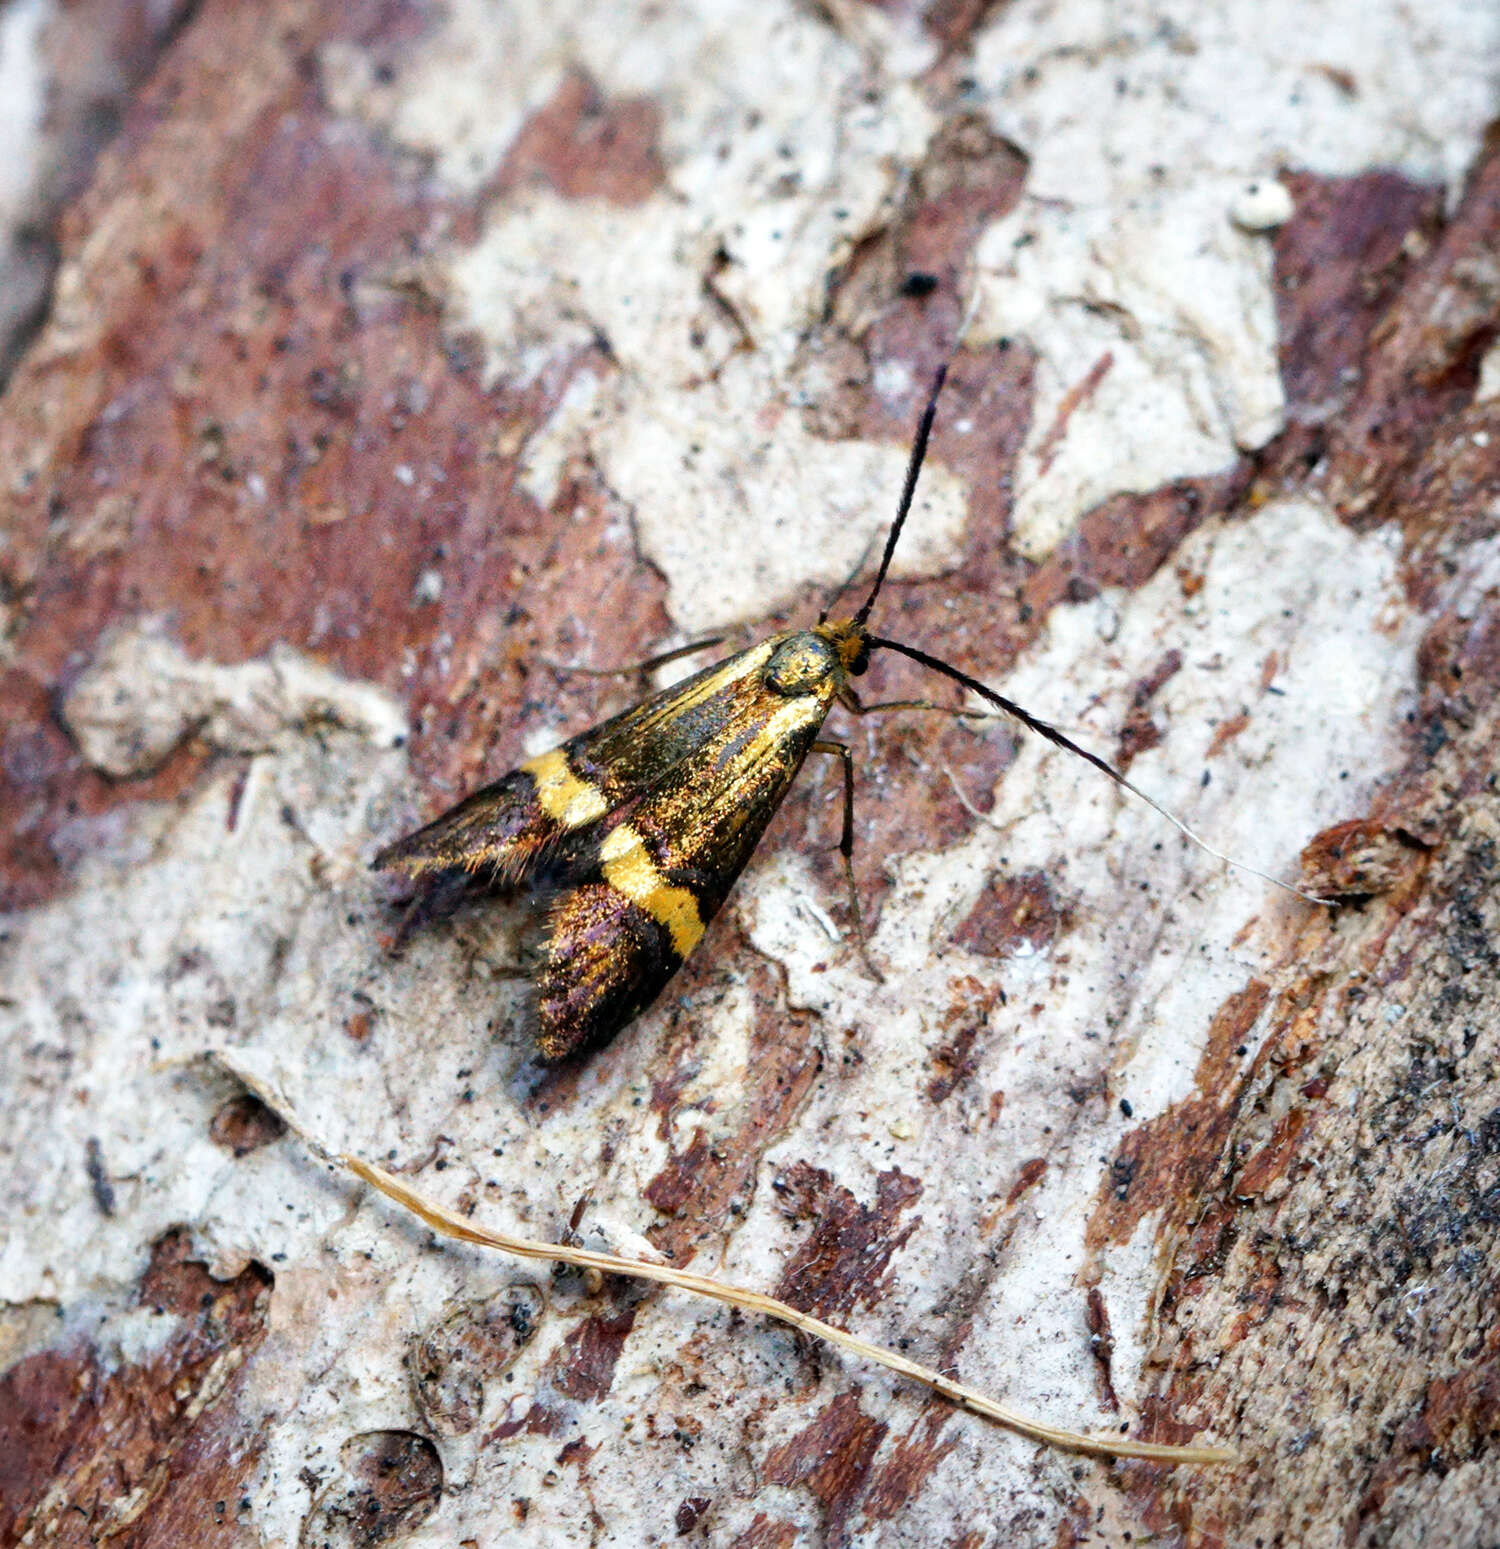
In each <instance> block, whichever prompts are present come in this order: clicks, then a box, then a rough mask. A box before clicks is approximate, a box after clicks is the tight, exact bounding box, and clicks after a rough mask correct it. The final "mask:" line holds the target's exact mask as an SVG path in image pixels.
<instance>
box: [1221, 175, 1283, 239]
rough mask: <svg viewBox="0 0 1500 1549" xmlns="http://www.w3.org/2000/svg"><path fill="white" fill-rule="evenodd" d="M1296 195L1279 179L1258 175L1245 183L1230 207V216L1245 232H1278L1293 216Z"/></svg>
mask: <svg viewBox="0 0 1500 1549" xmlns="http://www.w3.org/2000/svg"><path fill="white" fill-rule="evenodd" d="M1292 210H1293V205H1292V196H1291V194H1290V193H1288V192H1287V188H1286V185H1285V184H1284V183H1282V182H1281V181H1280V180H1279V179H1277V178H1269V177H1267V178H1256V179H1254V180H1253V181H1252V182H1249V183H1246V184H1244V185H1243V186H1242V187H1241V188H1240V191H1239V192H1238V193H1237V194H1236V195H1235V196H1234V201H1233V203H1232V204H1231V205H1230V207H1229V218H1230V220H1232V221H1233V222H1234V223H1235V225H1236V226H1238V227H1239V228H1240V230H1241V231H1249V232H1257V231H1275V230H1276V228H1277V227H1278V226H1284V225H1286V223H1287V222H1288V221H1289V220H1290V219H1291V218H1292Z"/></svg>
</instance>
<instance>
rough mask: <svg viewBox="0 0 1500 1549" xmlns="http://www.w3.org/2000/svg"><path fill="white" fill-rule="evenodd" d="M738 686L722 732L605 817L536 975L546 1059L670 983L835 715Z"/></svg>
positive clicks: (808, 700)
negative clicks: (587, 868) (752, 695)
mask: <svg viewBox="0 0 1500 1549" xmlns="http://www.w3.org/2000/svg"><path fill="white" fill-rule="evenodd" d="M758 696H759V698H758V702H757V703H755V704H753V705H751V704H749V703H748V702H747V699H748V696H747V695H744V694H731V695H730V696H729V697H730V699H731V701H732V702H731V703H730V704H729V705H728V706H726V707H724V708H725V709H726V711H727V712H728V713H726V715H725V716H724V724H723V725H722V726H721V728H720V730H719V732H718V734H717V735H715V736H712V737H710V738H707V739H705V740H704V741H703V742H702V743H701V744H700V745H699V746H698V747H697V748H696V749H695V750H694V751H693V753H692V754H691V755H690V756H688V757H686V758H684V759H682V760H680V761H679V762H678V763H677V764H676V765H675V766H674V767H673V768H672V769H671V770H670V772H669V773H668V774H667V775H666V776H665V777H664V778H662V779H661V780H659V781H658V782H657V783H656V785H655V786H653V787H652V789H650V790H649V791H647V792H645V793H644V794H643V795H642V796H641V797H640V799H639V800H638V801H637V802H636V803H635V804H634V805H633V807H632V808H631V809H630V811H629V813H628V814H626V815H623V816H621V817H620V818H619V819H618V820H616V821H612V822H609V823H607V824H605V825H603V826H602V831H601V837H600V842H599V846H598V850H597V860H596V862H595V865H594V867H593V868H591V874H590V875H589V876H588V877H587V878H586V879H584V880H580V882H579V884H578V885H577V886H575V887H573V888H572V889H571V890H569V891H568V892H567V893H566V894H564V895H563V896H562V897H561V898H560V899H559V900H558V901H557V903H556V904H555V905H554V907H553V909H552V912H551V916H550V919H549V922H548V925H549V929H548V936H547V942H546V946H545V949H544V963H543V967H542V970H541V973H540V974H539V976H538V1015H539V1022H540V1026H539V1030H538V1034H537V1042H538V1045H539V1047H540V1049H541V1052H542V1055H543V1057H544V1058H546V1059H552V1060H555V1059H562V1058H565V1057H566V1056H567V1055H569V1054H573V1053H576V1052H578V1051H580V1050H582V1049H585V1048H588V1047H591V1046H593V1045H595V1044H599V1043H603V1042H605V1041H606V1040H607V1039H609V1038H611V1037H612V1036H613V1035H614V1034H615V1033H616V1032H618V1031H619V1029H620V1028H622V1027H623V1026H624V1025H625V1024H626V1023H627V1022H629V1021H630V1020H631V1019H632V1018H633V1017H635V1016H637V1015H638V1014H639V1013H640V1012H642V1011H644V1010H645V1009H646V1007H647V1006H649V1005H650V1004H651V1002H652V1001H653V1000H655V999H656V997H657V996H658V995H659V994H660V993H661V991H662V989H663V988H664V987H665V986H666V984H667V982H668V980H670V979H671V977H672V975H673V974H675V973H676V972H677V970H678V969H679V968H680V967H681V966H682V963H683V960H684V959H685V958H686V957H687V955H688V953H689V952H691V951H692V950H693V948H694V947H695V946H696V945H697V944H698V941H699V939H700V938H701V937H702V935H703V932H704V930H705V929H706V928H707V925H708V922H709V921H710V920H711V919H712V918H713V917H714V915H715V914H717V913H718V911H719V907H720V905H721V904H722V903H723V902H724V899H725V897H726V896H727V894H728V892H729V889H730V888H731V887H732V886H733V884H734V882H735V879H736V878H737V877H738V876H739V874H740V872H741V871H743V870H744V868H745V863H746V862H747V861H748V860H749V859H750V856H751V854H752V852H753V851H754V849H755V847H756V845H757V844H758V843H759V842H760V838H761V835H762V834H764V833H765V831H766V825H767V824H768V823H769V822H770V821H771V818H772V817H773V816H774V815H775V813H776V810H777V808H778V807H780V805H781V802H782V799H783V798H784V797H785V795H786V793H787V789H788V788H789V787H790V785H791V783H792V780H793V779H794V778H795V777H796V774H797V771H798V770H799V769H800V768H801V767H802V761H803V759H804V758H805V757H806V756H807V753H808V751H809V749H810V748H811V747H812V744H813V742H814V741H815V740H816V739H817V735H818V731H819V729H820V728H821V726H822V724H823V719H824V716H825V715H826V714H827V710H828V702H827V700H825V699H819V698H812V697H804V698H799V699H795V700H779V699H776V698H775V697H774V696H771V695H770V694H769V693H768V691H766V690H764V689H758Z"/></svg>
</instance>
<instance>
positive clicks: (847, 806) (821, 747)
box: [808, 739, 885, 984]
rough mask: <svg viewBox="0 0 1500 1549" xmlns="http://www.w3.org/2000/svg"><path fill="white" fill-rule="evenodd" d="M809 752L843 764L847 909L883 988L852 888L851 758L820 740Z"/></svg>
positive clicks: (838, 745) (845, 749) (868, 966)
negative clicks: (840, 760) (832, 756)
mask: <svg viewBox="0 0 1500 1549" xmlns="http://www.w3.org/2000/svg"><path fill="white" fill-rule="evenodd" d="M808 751H809V752H811V753H829V754H834V755H836V756H837V757H839V758H841V759H843V761H844V829H843V832H842V833H841V834H840V835H839V854H840V855H842V856H843V858H844V880H845V882H847V883H848V885H849V909H850V913H851V914H852V915H853V918H854V934H855V937H856V939H857V940H858V942H859V955H860V956H861V957H862V958H863V959H864V960H865V967H866V969H867V970H868V971H869V974H870V977H871V978H872V979H874V980H875V982H876V983H877V984H884V983H885V975H884V974H883V973H881V971H880V970H879V969H878V968H877V967H876V966H875V962H874V959H873V958H871V956H870V944H869V940H868V938H867V937H866V936H865V917H864V915H862V914H861V913H860V910H859V889H858V888H857V887H855V885H854V755H853V754H852V753H851V752H850V751H849V749H848V746H847V745H846V744H845V743H842V742H824V741H822V740H821V739H820V740H819V741H817V742H815V743H813V745H812V747H811V748H810V749H808Z"/></svg>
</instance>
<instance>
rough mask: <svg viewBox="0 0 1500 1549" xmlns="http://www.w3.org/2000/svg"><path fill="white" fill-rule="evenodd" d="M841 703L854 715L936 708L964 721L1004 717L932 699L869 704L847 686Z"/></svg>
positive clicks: (840, 696) (988, 711)
mask: <svg viewBox="0 0 1500 1549" xmlns="http://www.w3.org/2000/svg"><path fill="white" fill-rule="evenodd" d="M839 703H840V704H841V705H843V707H844V708H845V709H846V710H848V711H850V712H852V713H853V714H854V715H878V714H880V712H881V711H883V710H936V711H937V713H938V714H939V715H951V716H955V717H957V718H958V719H959V720H962V721H998V720H1002V719H1003V717H1002V716H1001V715H999V714H998V713H997V712H996V711H994V710H966V709H965V708H964V707H963V706H962V705H940V704H938V703H936V701H934V700H931V699H884V700H882V701H881V702H880V703H879V704H878V705H867V704H865V702H864V701H863V700H862V699H861V698H860V697H859V695H858V694H856V693H855V692H854V690H853V689H852V688H849V687H847V686H845V688H844V690H843V692H842V693H841V694H840V695H839Z"/></svg>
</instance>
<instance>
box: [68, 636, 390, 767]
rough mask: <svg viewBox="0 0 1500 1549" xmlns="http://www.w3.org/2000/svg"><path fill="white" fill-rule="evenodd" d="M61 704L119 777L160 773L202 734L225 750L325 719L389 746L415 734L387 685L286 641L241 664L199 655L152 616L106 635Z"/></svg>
mask: <svg viewBox="0 0 1500 1549" xmlns="http://www.w3.org/2000/svg"><path fill="white" fill-rule="evenodd" d="M61 714H62V721H63V724H64V725H65V726H66V727H67V729H68V732H69V734H70V735H71V736H72V738H73V740H74V742H75V743H76V744H77V745H78V751H79V752H80V753H82V755H83V757H84V759H85V760H86V761H87V763H88V764H89V765H90V766H91V767H92V768H94V769H97V770H99V771H100V772H101V773H102V774H107V775H112V776H114V777H115V778H117V779H125V778H129V777H132V776H138V775H144V774H150V773H151V772H152V771H153V770H155V769H158V768H160V767H161V765H162V764H164V763H165V762H166V760H167V759H168V757H170V755H171V754H172V752H173V751H174V750H175V749H176V748H177V747H178V746H179V745H180V744H181V743H182V742H183V741H185V740H186V739H187V738H188V737H189V736H192V735H194V734H197V735H198V736H200V737H201V738H202V739H203V740H204V741H205V742H207V743H209V744H210V745H211V746H212V747H214V748H216V749H218V750H219V751H221V752H225V753H261V752H265V751H266V750H267V749H269V748H271V747H273V746H274V745H275V744H276V742H277V741H278V739H282V738H284V737H286V736H287V734H288V733H290V732H295V731H297V730H299V729H301V728H304V727H306V726H307V725H309V724H311V723H317V722H323V723H327V724H330V725H333V726H339V727H343V728H345V729H347V730H350V731H354V732H357V733H358V734H360V735H361V736H363V737H366V738H368V739H369V740H370V741H371V742H373V743H375V744H377V745H378V746H382V747H391V746H393V745H394V744H395V743H396V742H398V741H399V740H400V739H401V738H402V737H403V736H405V735H406V720H405V717H404V716H403V715H402V714H401V712H400V710H399V709H398V708H397V707H396V706H394V705H393V704H392V703H391V701H390V699H389V698H388V697H387V696H386V695H384V694H382V693H381V692H380V691H379V690H378V689H374V688H371V687H370V686H368V685H366V684H363V683H356V682H353V681H352V680H350V679H348V678H345V677H343V676H341V675H340V674H339V673H336V672H334V671H332V670H331V669H330V668H327V667H324V666H322V665H321V664H320V663H318V662H315V661H312V660H310V659H309V658H308V657H306V656H303V655H302V654H301V653H300V652H297V651H292V650H288V649H277V650H273V651H271V652H270V653H269V654H268V655H267V656H266V657H265V658H264V659H263V660H259V661H250V662H244V663H242V664H240V665H238V666H222V665H220V664H219V663H217V662H196V661H193V660H192V659H191V658H190V657H189V656H188V655H187V654H186V653H185V652H184V651H183V649H182V647H181V646H180V645H178V644H177V642H176V641H175V640H173V639H172V638H171V636H170V635H169V634H168V633H167V632H166V631H165V629H163V628H161V627H159V626H157V625H155V624H152V623H150V622H148V623H145V624H140V625H134V626H130V627H127V628H122V629H118V630H115V631H114V632H112V633H111V634H109V635H108V636H106V637H105V639H104V640H103V641H102V642H101V644H100V646H99V649H98V651H97V652H96V654H95V657H94V660H93V661H92V662H91V663H90V664H89V666H88V667H87V668H86V669H85V670H84V671H83V672H82V673H81V674H80V675H79V677H78V679H77V681H76V682H75V683H74V684H73V687H72V688H71V689H70V690H69V691H68V694H67V697H66V698H65V699H64V700H63V703H62V710H61Z"/></svg>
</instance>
